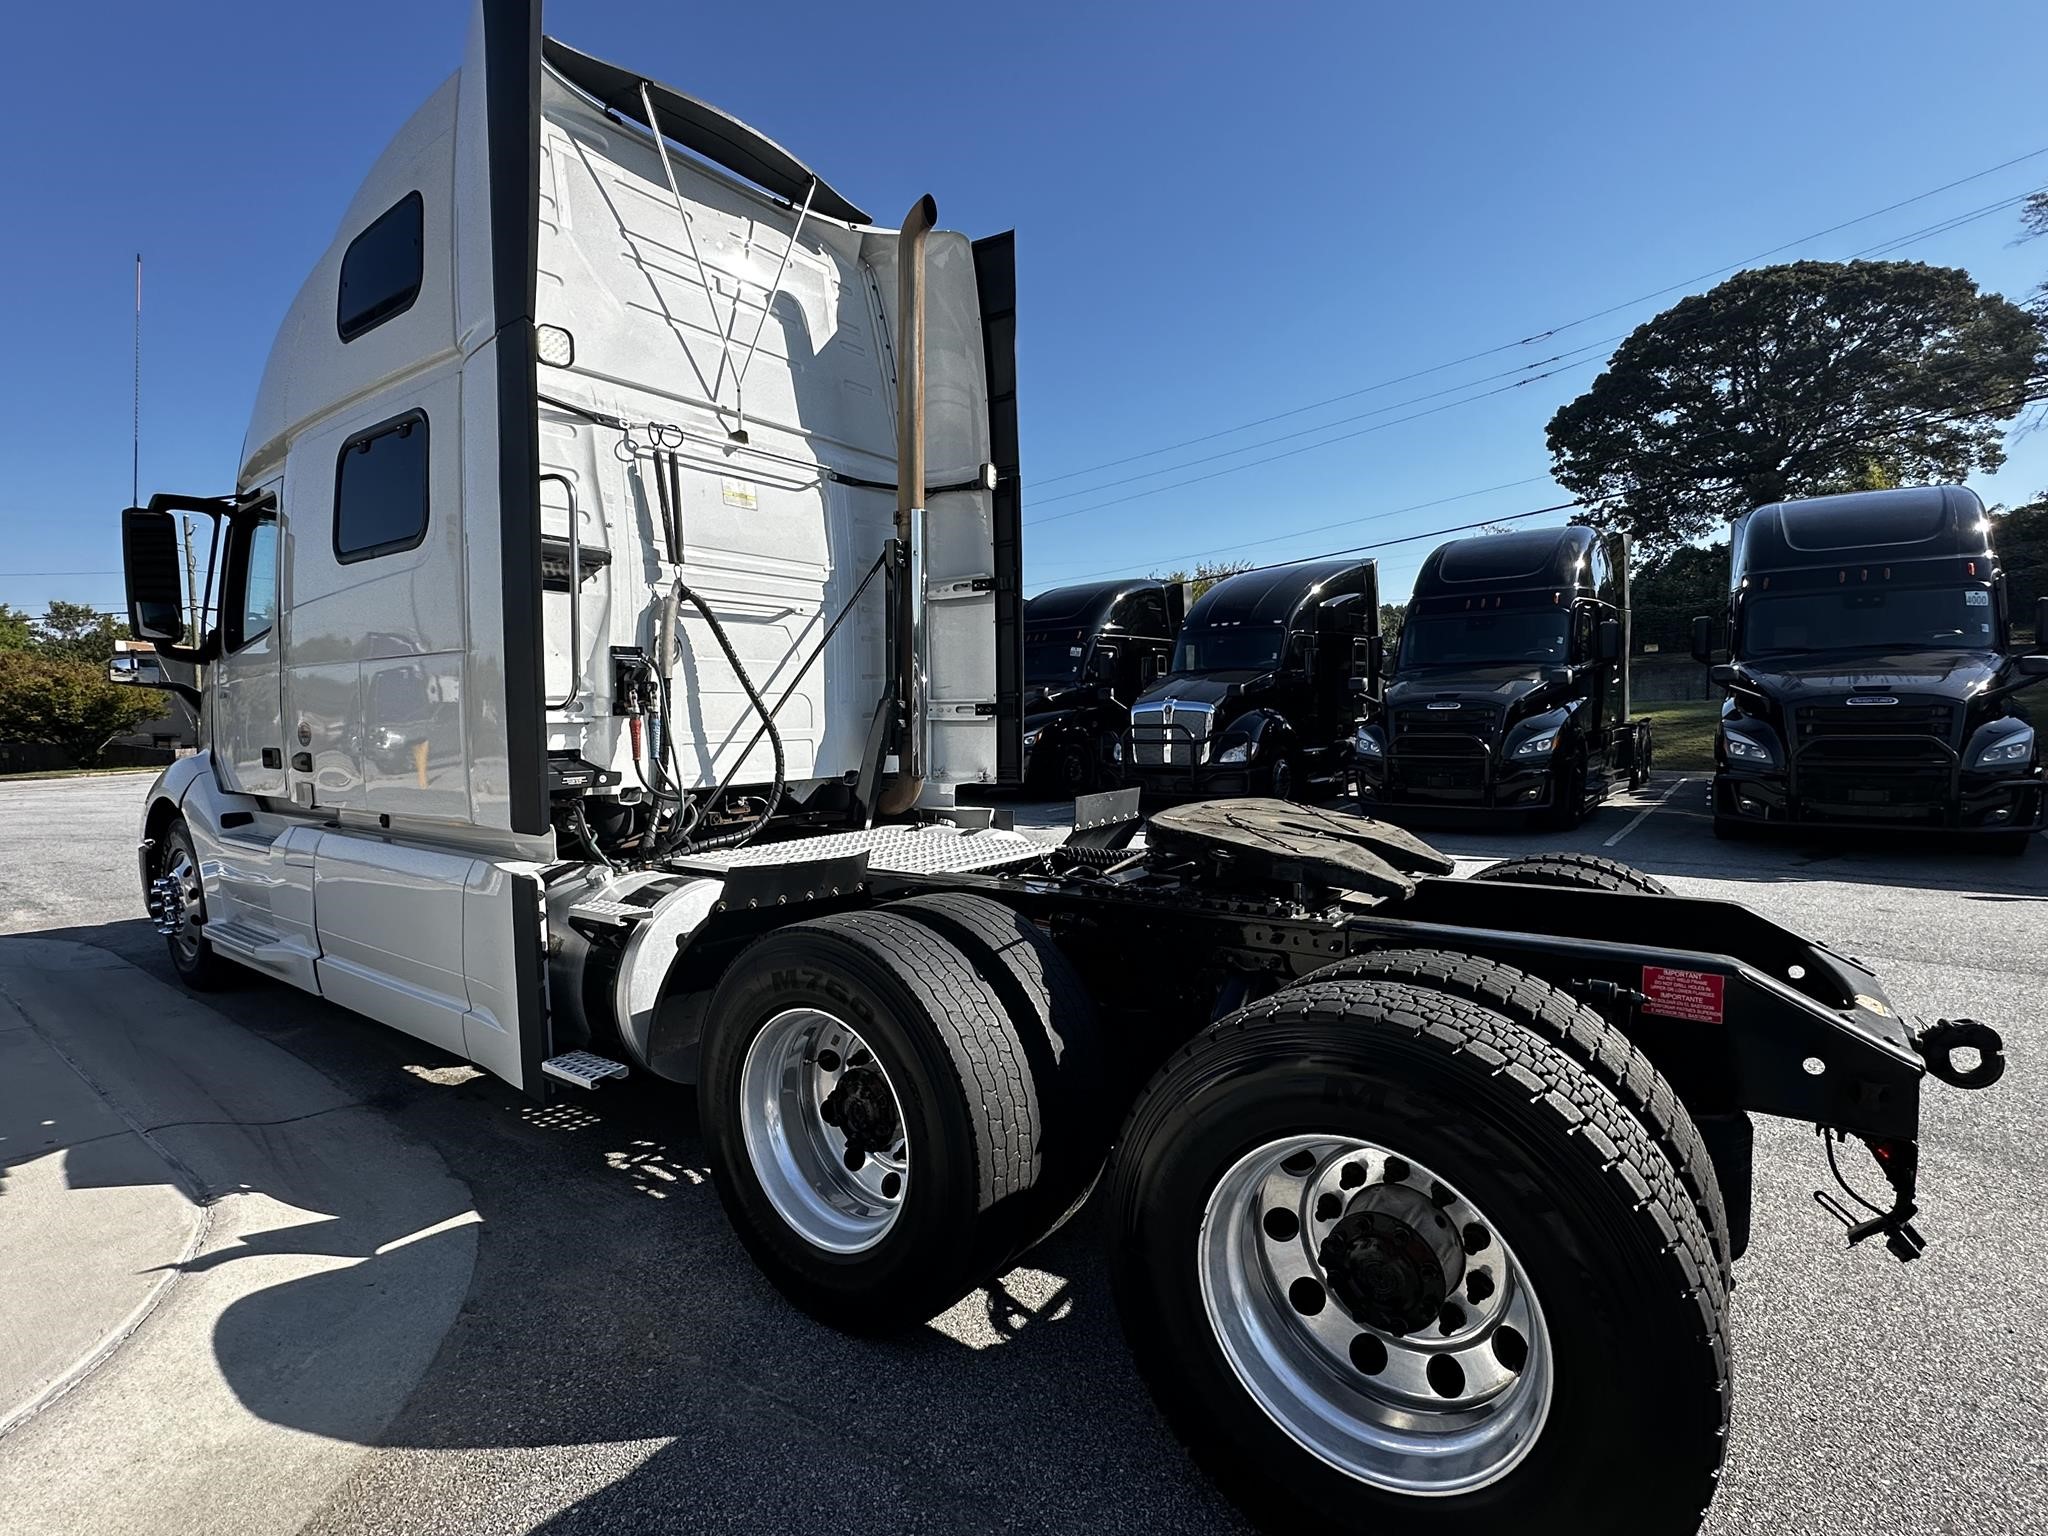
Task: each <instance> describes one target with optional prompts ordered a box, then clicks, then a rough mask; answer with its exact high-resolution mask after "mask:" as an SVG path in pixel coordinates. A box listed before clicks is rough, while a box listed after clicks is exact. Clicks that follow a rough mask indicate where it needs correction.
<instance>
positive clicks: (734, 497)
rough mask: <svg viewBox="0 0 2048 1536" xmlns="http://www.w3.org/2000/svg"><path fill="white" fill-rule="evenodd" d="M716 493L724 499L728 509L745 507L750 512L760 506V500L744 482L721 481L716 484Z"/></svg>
mask: <svg viewBox="0 0 2048 1536" xmlns="http://www.w3.org/2000/svg"><path fill="white" fill-rule="evenodd" d="M718 493H719V495H721V496H722V497H724V498H725V504H726V505H727V506H728V507H745V508H746V509H747V510H748V511H749V512H751V511H753V510H754V509H755V508H756V507H758V506H760V505H761V498H760V497H759V496H758V495H757V494H756V493H755V491H754V488H753V487H752V486H751V485H749V484H747V483H746V481H744V480H721V481H719V483H718Z"/></svg>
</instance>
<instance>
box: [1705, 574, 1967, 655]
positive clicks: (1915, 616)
mask: <svg viewBox="0 0 2048 1536" xmlns="http://www.w3.org/2000/svg"><path fill="white" fill-rule="evenodd" d="M1993 636H1994V630H1993V624H1992V609H1991V589H1990V588H1988V587H1886V588H1883V589H1881V590H1878V591H1872V590H1870V589H1869V588H1867V587H1855V588H1850V589H1848V590H1846V591H1836V592H1788V593H1786V594H1785V595H1783V596H1782V597H1779V596H1765V595H1763V594H1761V593H1759V594H1755V595H1752V596H1751V597H1750V598H1749V599H1748V600H1747V601H1746V602H1745V603H1744V604H1743V613H1742V654H1743V655H1744V656H1796V655H1800V654H1802V653H1804V652H1808V651H1854V650H1884V649H1887V648H1889V649H1894V650H1901V651H1915V650H1926V649H1928V648H1929V647H1930V646H1955V647H1959V648H1961V649H1964V650H1990V649H1991V648H1992V644H1993Z"/></svg>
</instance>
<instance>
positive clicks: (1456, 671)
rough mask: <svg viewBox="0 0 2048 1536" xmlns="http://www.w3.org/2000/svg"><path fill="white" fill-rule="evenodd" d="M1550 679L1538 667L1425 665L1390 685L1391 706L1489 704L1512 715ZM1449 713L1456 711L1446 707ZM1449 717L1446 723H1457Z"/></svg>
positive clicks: (1445, 712)
mask: <svg viewBox="0 0 2048 1536" xmlns="http://www.w3.org/2000/svg"><path fill="white" fill-rule="evenodd" d="M1546 686H1547V680H1546V678H1545V677H1544V674H1543V672H1542V671H1540V670H1539V669H1537V668H1535V667H1524V666H1520V665H1510V666H1499V667H1442V668H1425V669H1423V670H1420V671H1413V672H1408V673H1405V674H1403V675H1402V676H1401V677H1399V678H1397V679H1395V681H1394V682H1393V683H1392V684H1390V685H1389V686H1388V688H1387V695H1386V698H1387V707H1388V708H1389V709H1417V708H1427V707H1428V706H1429V705H1431V704H1461V705H1462V704H1485V705H1488V706H1490V707H1492V708H1496V709H1503V708H1504V709H1506V710H1507V711H1508V712H1509V713H1510V714H1513V713H1515V712H1516V706H1517V705H1519V704H1521V703H1522V702H1523V701H1524V700H1526V699H1528V698H1529V697H1530V696H1531V695H1533V694H1537V693H1540V692H1543V691H1544V690H1545V689H1546ZM1443 713H1444V714H1445V715H1446V716H1451V715H1455V714H1456V713H1457V711H1456V710H1451V709H1446V710H1444V711H1443ZM1454 723H1455V722H1454V721H1451V720H1446V722H1445V724H1446V726H1449V725H1451V724H1454Z"/></svg>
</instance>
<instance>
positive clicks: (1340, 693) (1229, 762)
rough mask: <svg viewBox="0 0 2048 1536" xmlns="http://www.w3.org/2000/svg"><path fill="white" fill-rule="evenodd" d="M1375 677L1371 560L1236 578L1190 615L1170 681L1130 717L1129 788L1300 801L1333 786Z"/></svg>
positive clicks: (1307, 564)
mask: <svg viewBox="0 0 2048 1536" xmlns="http://www.w3.org/2000/svg"><path fill="white" fill-rule="evenodd" d="M1378 668H1379V581H1378V578H1377V576H1376V574H1375V571H1374V568H1373V563H1372V562H1371V561H1370V560H1343V559H1340V560H1319V561H1304V562H1299V563H1297V564H1293V565H1280V566H1268V567H1266V568H1264V569H1261V570H1255V571H1244V572H1241V573H1240V574H1238V575H1236V576H1232V577H1229V578H1228V579H1226V580H1224V581H1219V582H1218V583H1217V584H1216V585H1215V586H1213V587H1211V588H1210V589H1209V590H1208V591H1207V592H1205V593H1203V594H1202V596H1201V597H1200V598H1199V599H1198V600H1197V601H1196V602H1195V604H1194V606H1193V607H1191V608H1190V609H1189V610H1188V614H1187V620H1186V622H1185V623H1184V624H1183V625H1182V626H1181V632H1180V639H1179V641H1178V643H1176V644H1175V646H1174V649H1173V667H1172V670H1171V671H1170V672H1169V673H1168V674H1167V675H1166V676H1165V677H1164V678H1162V679H1160V680H1159V681H1158V682H1157V683H1155V684H1154V685H1153V686H1152V687H1151V688H1150V689H1149V690H1147V692H1146V693H1145V694H1144V696H1143V697H1142V698H1140V699H1139V700H1138V702H1137V703H1136V704H1134V705H1132V707H1131V726H1130V734H1129V737H1128V751H1127V752H1126V754H1125V766H1126V771H1127V776H1128V779H1129V780H1130V781H1131V782H1135V783H1136V784H1137V785H1138V786H1139V787H1140V788H1142V789H1144V790H1146V791H1147V792H1150V793H1153V794H1157V795H1161V796H1187V795H1200V796H1205V797H1214V796H1218V795H1254V794H1256V795H1272V796H1274V797H1276V798H1278V799H1281V800H1293V799H1300V798H1305V797H1307V796H1309V795H1311V794H1312V793H1314V792H1315V790H1316V789H1317V788H1318V787H1319V786H1320V787H1322V788H1326V789H1327V788H1329V787H1330V786H1333V785H1337V784H1339V783H1340V781H1341V780H1342V778H1343V775H1344V770H1345V768H1346V766H1347V759H1348V756H1349V744H1350V737H1351V731H1352V725H1353V722H1354V721H1355V719H1356V718H1357V708H1358V706H1357V698H1356V694H1357V687H1358V682H1359V680H1360V679H1362V678H1372V677H1376V676H1377V673H1378Z"/></svg>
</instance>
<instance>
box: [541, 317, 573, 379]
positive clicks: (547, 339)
mask: <svg viewBox="0 0 2048 1536" xmlns="http://www.w3.org/2000/svg"><path fill="white" fill-rule="evenodd" d="M533 345H534V350H535V351H536V352H537V353H538V354H539V355H540V360H541V361H542V362H544V363H546V364H547V365H548V366H549V367H550V368H567V367H568V366H569V365H570V364H571V363H573V362H575V361H576V338H575V337H574V336H571V335H570V334H569V333H568V332H567V331H565V330H563V329H562V328H561V327H560V326H559V325H537V326H535V327H534V328H533Z"/></svg>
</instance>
